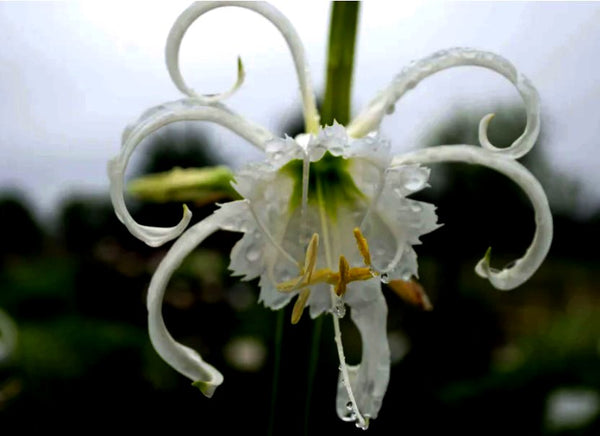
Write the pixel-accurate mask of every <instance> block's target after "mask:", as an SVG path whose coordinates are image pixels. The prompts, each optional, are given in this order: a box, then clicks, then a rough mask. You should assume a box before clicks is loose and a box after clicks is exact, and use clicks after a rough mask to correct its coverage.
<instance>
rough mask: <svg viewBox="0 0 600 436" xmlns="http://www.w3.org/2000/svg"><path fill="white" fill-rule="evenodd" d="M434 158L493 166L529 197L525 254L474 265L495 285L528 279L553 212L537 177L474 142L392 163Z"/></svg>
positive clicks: (546, 245)
mask: <svg viewBox="0 0 600 436" xmlns="http://www.w3.org/2000/svg"><path fill="white" fill-rule="evenodd" d="M435 162H466V163H470V164H478V165H483V166H486V167H489V168H492V169H494V170H496V171H498V172H500V173H501V174H504V175H505V176H507V177H509V178H510V179H511V180H512V181H514V182H515V183H516V184H517V185H519V187H520V188H521V189H523V191H524V192H525V194H526V195H527V196H528V197H529V199H530V201H531V203H532V205H533V209H534V213H535V224H536V229H535V234H534V236H533V241H532V242H531V245H530V246H529V248H528V249H527V251H526V253H525V255H524V256H523V257H521V258H520V259H517V260H516V261H515V262H511V264H510V265H511V266H509V267H506V268H504V269H502V270H496V269H494V268H491V267H490V265H489V255H486V256H485V257H484V258H483V259H482V260H481V261H480V262H479V263H478V264H477V267H476V272H477V274H479V275H480V276H481V277H484V278H487V279H488V280H489V281H490V282H491V283H492V285H494V286H495V287H496V288H498V289H502V290H509V289H514V288H516V287H517V286H519V285H521V284H522V283H523V282H525V281H526V280H528V279H529V278H530V277H531V276H532V275H533V274H534V273H535V271H536V270H537V269H538V268H539V266H540V265H541V264H542V262H543V261H544V258H545V257H546V255H547V254H548V250H549V249H550V244H551V242H552V233H553V225H552V214H551V213H550V207H549V205H548V199H547V198H546V194H545V193H544V190H543V188H542V186H541V185H540V183H539V182H538V181H537V179H536V178H535V177H534V176H533V175H532V174H531V173H530V172H529V171H528V170H527V168H525V167H524V166H523V165H521V164H520V163H518V162H516V161H515V160H513V159H512V158H510V157H505V156H504V155H499V154H497V153H494V152H492V151H489V150H486V149H483V148H480V147H476V146H473V145H441V146H438V147H429V148H425V149H422V150H416V151H414V152H411V153H407V154H405V155H402V156H397V157H395V158H394V160H393V161H392V166H401V165H407V164H415V163H420V164H430V163H435Z"/></svg>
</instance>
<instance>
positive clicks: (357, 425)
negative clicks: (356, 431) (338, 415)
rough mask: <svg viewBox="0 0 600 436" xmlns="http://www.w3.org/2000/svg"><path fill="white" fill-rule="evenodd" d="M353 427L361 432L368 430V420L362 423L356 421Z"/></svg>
mask: <svg viewBox="0 0 600 436" xmlns="http://www.w3.org/2000/svg"><path fill="white" fill-rule="evenodd" d="M354 425H355V426H356V428H360V429H361V430H367V429H368V428H369V420H368V419H365V420H364V421H363V422H360V421H359V420H356V422H355V423H354Z"/></svg>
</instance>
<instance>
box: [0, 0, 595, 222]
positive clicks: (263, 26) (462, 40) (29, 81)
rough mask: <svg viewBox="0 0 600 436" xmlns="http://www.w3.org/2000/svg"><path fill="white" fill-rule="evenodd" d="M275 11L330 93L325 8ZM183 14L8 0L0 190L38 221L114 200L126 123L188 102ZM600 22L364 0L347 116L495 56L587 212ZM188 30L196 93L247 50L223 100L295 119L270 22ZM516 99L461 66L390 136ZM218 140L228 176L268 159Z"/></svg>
mask: <svg viewBox="0 0 600 436" xmlns="http://www.w3.org/2000/svg"><path fill="white" fill-rule="evenodd" d="M275 4H276V6H278V7H279V8H280V9H281V10H282V11H283V12H284V13H285V14H286V15H287V16H288V18H289V19H290V20H291V21H292V22H293V23H294V25H295V26H296V28H297V31H298V33H299V34H300V36H301V38H302V39H303V42H304V44H305V47H306V50H307V54H308V59H309V63H310V66H311V69H312V74H313V81H314V83H315V85H316V87H317V90H322V84H323V82H324V70H325V54H326V41H327V26H328V20H329V6H328V4H327V3H326V2H278V3H275ZM186 5H187V3H179V2H168V3H167V2H160V3H153V2H145V3H128V2H119V3H116V2H115V3H110V2H109V3H101V2H86V3H6V2H2V3H0V34H2V41H3V43H2V49H1V50H0V79H1V80H0V95H1V99H0V123H1V129H0V189H6V188H10V187H20V188H21V189H23V190H24V191H25V192H26V193H27V197H28V198H29V200H30V201H31V202H32V203H33V204H34V205H35V206H36V208H37V209H38V211H40V212H43V213H48V212H50V213H51V212H52V211H53V210H55V208H56V206H57V204H59V202H60V200H61V199H63V198H65V197H66V196H68V195H70V194H71V193H75V192H76V193H82V192H95V193H99V192H106V190H107V187H108V181H107V177H106V169H105V168H106V161H107V160H108V159H109V158H110V157H112V156H113V155H115V154H117V153H118V150H119V141H120V135H121V131H122V129H123V128H124V127H125V125H126V124H127V123H129V122H131V121H133V120H134V119H136V118H137V117H138V116H139V115H140V113H141V112H143V111H144V110H145V109H146V108H148V107H150V106H154V105H157V104H160V103H162V102H165V101H170V100H175V99H177V98H180V94H179V93H178V91H177V90H176V88H175V87H174V86H173V85H172V84H171V82H170V80H169V77H168V74H167V71H166V68H165V66H164V59H163V58H164V53H163V51H164V45H165V40H166V35H167V33H168V31H169V29H170V26H171V24H172V23H173V21H174V20H175V18H176V17H177V15H178V14H179V13H180V12H181V11H182V10H183V9H184V8H185V6H186ZM599 23H600V4H599V3H546V2H543V3H512V2H511V3H508V2H498V3H489V2H486V3H470V2H469V3H439V2H428V3H423V4H417V3H410V2H386V3H383V2H367V3H364V4H363V5H362V10H361V21H360V29H359V40H358V46H357V54H356V70H355V80H354V98H353V101H354V111H355V112H357V111H358V110H359V109H360V108H361V106H362V105H363V104H364V103H366V102H367V101H368V100H370V98H371V97H373V96H374V95H375V93H376V92H377V91H378V90H380V89H381V88H383V87H384V86H385V85H387V83H388V82H389V80H391V78H392V77H393V76H394V75H395V74H396V73H397V72H399V71H400V69H401V68H402V66H404V65H406V64H407V63H408V62H409V61H410V60H413V59H418V58H421V57H424V56H427V55H429V54H430V53H432V52H434V51H436V50H439V49H442V48H447V47H453V46H470V47H476V48H480V49H485V50H490V51H494V52H497V53H499V54H501V55H503V56H504V57H506V58H508V59H509V60H510V61H511V62H512V63H513V64H514V65H515V66H516V67H517V69H518V70H519V71H521V72H522V73H524V74H525V75H527V76H528V77H529V78H530V79H531V81H532V82H533V84H534V85H535V86H536V87H537V88H538V90H539V93H540V95H541V99H542V105H543V106H542V107H543V124H542V130H543V132H544V136H545V138H546V139H547V141H546V142H544V144H543V146H544V147H545V150H544V152H545V153H546V155H547V156H548V157H549V159H550V162H551V165H552V166H553V167H554V168H556V169H558V170H560V171H563V172H566V173H568V174H570V175H572V177H575V178H577V179H578V180H580V181H581V183H582V184H583V185H584V188H585V190H586V192H587V193H588V197H587V201H589V202H590V203H593V204H596V205H600V147H598V144H597V143H598V138H599V137H600V81H599V80H598V71H600V65H599V59H600V24H599ZM188 33H189V36H186V39H184V43H183V46H182V55H181V62H182V70H183V74H184V77H185V78H186V80H187V81H188V83H190V84H191V86H192V87H193V88H195V89H196V90H201V91H202V92H206V93H210V92H219V91H222V90H225V89H227V88H228V87H229V86H230V85H231V83H232V82H233V80H234V78H235V65H236V60H235V59H236V56H237V55H241V57H242V58H243V60H244V65H245V67H246V72H247V78H246V83H245V85H244V86H243V88H242V89H241V90H240V91H239V92H238V94H236V95H235V96H234V97H232V98H231V99H230V100H229V101H228V104H229V105H230V106H231V107H233V108H234V109H235V110H236V111H237V112H239V113H241V114H243V115H245V116H247V117H249V118H251V119H252V120H254V121H256V122H258V123H261V124H263V125H264V126H266V127H268V128H270V129H272V130H274V131H278V130H279V129H280V128H281V126H282V125H283V124H285V122H286V118H287V117H290V116H292V115H293V114H295V113H296V111H297V109H298V108H299V96H298V86H297V82H296V78H295V76H294V72H293V71H294V70H293V65H292V62H291V58H290V56H289V54H288V53H287V50H286V46H285V44H284V42H283V39H282V38H281V37H280V36H279V35H278V33H277V32H276V30H275V28H274V27H273V26H272V25H270V24H269V23H268V22H267V21H265V20H264V19H263V18H261V17H259V16H258V15H256V14H253V13H252V12H248V11H244V10H240V9H235V8H227V9H219V10H217V11H214V12H211V13H209V14H208V15H206V16H205V17H203V18H202V19H200V20H198V21H197V22H196V23H195V25H194V26H193V27H192V28H191V29H190V32H188ZM518 102H519V99H518V94H517V93H516V91H515V90H514V89H512V87H511V86H510V85H509V84H508V82H507V81H506V80H505V79H504V78H503V77H501V76H499V75H496V74H494V73H491V72H489V71H487V70H483V69H479V68H460V69H454V70H452V71H448V72H444V73H438V74H437V75H435V76H433V77H431V78H429V79H427V80H426V81H425V82H423V83H422V84H421V85H420V86H418V87H417V88H416V89H415V90H414V91H412V92H411V93H410V94H409V95H407V96H405V97H404V100H402V102H401V103H400V104H398V105H397V109H396V111H395V113H394V114H393V115H391V116H389V117H388V118H387V119H386V121H385V122H384V125H383V131H384V133H385V134H386V136H387V137H389V138H390V139H391V140H392V142H393V144H394V147H395V149H396V150H397V151H399V152H400V151H402V150H408V149H412V148H416V147H418V146H419V142H420V138H422V137H423V136H424V135H426V134H427V132H428V131H429V130H431V129H432V128H433V127H434V126H435V125H436V124H438V123H440V122H443V121H444V120H445V119H447V118H449V117H450V116H452V114H453V112H454V111H456V110H474V111H476V112H477V111H480V113H481V116H483V115H484V114H486V113H488V112H494V111H495V110H497V109H498V108H499V107H501V106H502V105H504V104H518ZM209 132H211V136H212V137H213V138H214V140H215V143H216V144H217V145H218V147H219V149H220V150H221V152H222V155H223V156H224V157H225V158H226V159H229V160H230V162H231V164H232V165H233V166H234V167H239V166H240V165H241V164H243V163H244V162H245V161H246V160H250V159H259V158H260V155H259V154H258V153H257V152H255V151H254V150H252V149H251V147H250V146H249V145H247V144H245V143H244V142H243V141H242V140H240V139H238V138H237V137H235V136H234V135H231V134H228V133H227V132H226V131H224V130H223V129H220V128H212V127H210V129H209ZM240 150H244V153H243V154H240ZM246 151H247V152H246ZM139 152H141V153H143V150H139Z"/></svg>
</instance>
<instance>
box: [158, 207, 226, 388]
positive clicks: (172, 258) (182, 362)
mask: <svg viewBox="0 0 600 436" xmlns="http://www.w3.org/2000/svg"><path fill="white" fill-rule="evenodd" d="M221 218H222V217H221ZM219 221H220V219H219V217H218V216H216V215H214V214H213V215H211V216H209V217H208V218H206V219H205V220H203V221H201V222H199V223H198V224H196V225H194V226H193V227H191V228H189V229H188V230H187V231H186V232H185V233H184V234H183V235H182V236H181V237H180V238H179V239H178V240H177V241H176V242H175V243H174V244H173V246H172V247H171V249H170V250H169V252H168V253H167V255H166V256H165V257H164V259H163V260H162V262H161V263H160V265H159V266H158V268H157V270H156V272H155V273H154V276H153V277H152V281H151V282H150V287H149V289H148V299H147V306H148V328H149V332H150V340H151V342H152V345H153V346H154V348H155V349H156V351H157V353H158V354H159V355H160V356H161V357H162V358H163V359H164V360H165V361H166V362H167V363H168V364H169V365H171V366H172V367H173V368H174V369H176V370H177V371H179V372H180V373H181V374H183V375H185V376H186V377H188V378H189V379H191V380H192V381H193V382H194V384H195V385H196V386H198V387H199V388H200V389H201V391H202V393H204V395H206V396H207V397H211V396H212V395H213V393H214V391H215V389H216V388H217V386H219V385H220V384H221V383H222V382H223V376H222V375H221V373H220V372H219V371H217V370H216V369H215V368H214V367H213V366H211V365H210V364H208V363H206V362H205V361H204V360H203V359H202V357H201V356H200V354H198V353H197V352H196V351H195V350H193V349H191V348H189V347H187V346H185V345H182V344H180V343H179V342H177V341H175V339H173V337H172V336H171V334H170V333H169V331H168V330H167V328H166V326H165V323H164V320H163V316H162V302H163V298H164V295H165V290H166V288H167V284H168V282H169V280H170V279H171V276H172V275H173V273H174V271H175V270H176V269H177V268H178V267H179V266H180V265H181V262H182V261H183V260H184V259H185V257H186V256H187V255H188V254H189V253H190V252H191V251H192V250H194V248H196V247H197V246H198V244H200V243H201V242H202V241H203V240H204V239H206V238H207V237H208V236H210V235H211V234H212V233H214V232H215V231H217V230H218V229H219Z"/></svg>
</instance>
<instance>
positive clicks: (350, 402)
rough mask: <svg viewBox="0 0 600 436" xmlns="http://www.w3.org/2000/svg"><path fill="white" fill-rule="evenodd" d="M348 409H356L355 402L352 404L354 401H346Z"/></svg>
mask: <svg viewBox="0 0 600 436" xmlns="http://www.w3.org/2000/svg"><path fill="white" fill-rule="evenodd" d="M346 410H348V411H352V410H354V404H352V401H348V402H347V403H346Z"/></svg>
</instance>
